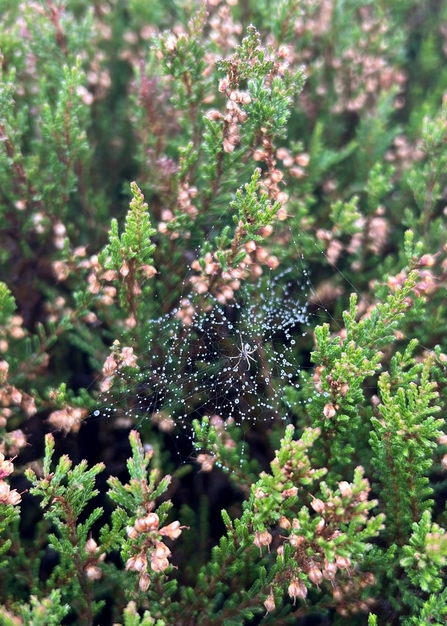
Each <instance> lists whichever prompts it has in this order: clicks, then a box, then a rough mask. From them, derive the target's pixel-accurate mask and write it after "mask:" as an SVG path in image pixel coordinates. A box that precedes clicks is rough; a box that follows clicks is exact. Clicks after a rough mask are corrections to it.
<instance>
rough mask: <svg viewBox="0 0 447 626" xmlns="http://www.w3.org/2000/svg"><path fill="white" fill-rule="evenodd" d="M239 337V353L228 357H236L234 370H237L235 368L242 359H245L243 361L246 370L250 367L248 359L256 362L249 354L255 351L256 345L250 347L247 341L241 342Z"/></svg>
mask: <svg viewBox="0 0 447 626" xmlns="http://www.w3.org/2000/svg"><path fill="white" fill-rule="evenodd" d="M240 339H241V345H240V347H238V350H239V354H237V355H236V356H230V357H228V358H229V359H238V361H237V363H236V365H235V366H234V371H236V370H237V368H238V367H239V365H240V364H241V362H242V361H245V363H246V364H247V371H248V370H249V369H250V361H253V363H256V359H254V358H253V357H252V356H251V355H252V354H253V353H255V352H256V350H257V349H258V347H257V346H254V348H252V347H251V345H250V344H249V343H243V341H242V337H241V338H240Z"/></svg>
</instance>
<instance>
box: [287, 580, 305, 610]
mask: <svg viewBox="0 0 447 626" xmlns="http://www.w3.org/2000/svg"><path fill="white" fill-rule="evenodd" d="M287 593H288V594H289V596H290V597H291V598H293V604H295V603H296V599H297V598H301V599H302V600H304V598H305V597H306V596H307V588H306V585H305V584H304V583H303V581H302V580H299V578H295V579H294V580H292V582H291V583H290V585H289V588H288V589H287Z"/></svg>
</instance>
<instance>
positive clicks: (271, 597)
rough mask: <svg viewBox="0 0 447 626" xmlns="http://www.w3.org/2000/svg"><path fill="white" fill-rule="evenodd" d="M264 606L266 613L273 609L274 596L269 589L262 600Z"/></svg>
mask: <svg viewBox="0 0 447 626" xmlns="http://www.w3.org/2000/svg"><path fill="white" fill-rule="evenodd" d="M264 606H265V608H266V611H267V613H271V612H272V611H274V610H275V607H276V605H275V597H274V595H273V593H272V592H271V591H270V593H269V595H268V596H267V599H266V600H264Z"/></svg>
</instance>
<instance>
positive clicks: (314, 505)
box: [310, 498, 326, 514]
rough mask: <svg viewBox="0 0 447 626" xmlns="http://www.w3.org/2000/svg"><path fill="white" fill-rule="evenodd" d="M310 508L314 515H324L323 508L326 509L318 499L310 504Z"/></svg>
mask: <svg viewBox="0 0 447 626" xmlns="http://www.w3.org/2000/svg"><path fill="white" fill-rule="evenodd" d="M310 506H311V507H312V508H313V510H314V511H315V512H316V513H320V514H321V513H324V511H325V508H326V507H325V505H324V502H323V500H320V499H319V498H314V499H313V500H312V502H311V503H310Z"/></svg>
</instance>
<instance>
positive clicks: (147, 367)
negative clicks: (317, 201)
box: [94, 272, 308, 432]
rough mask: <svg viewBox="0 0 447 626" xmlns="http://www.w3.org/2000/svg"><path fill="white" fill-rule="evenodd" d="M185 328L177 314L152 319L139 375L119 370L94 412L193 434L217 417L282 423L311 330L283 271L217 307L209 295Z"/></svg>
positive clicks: (300, 290)
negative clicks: (301, 347)
mask: <svg viewBox="0 0 447 626" xmlns="http://www.w3.org/2000/svg"><path fill="white" fill-rule="evenodd" d="M182 304H183V307H185V306H192V307H193V308H194V313H193V314H192V316H191V320H190V323H189V324H187V325H185V324H184V323H183V322H182V320H181V319H179V318H180V317H181V315H180V314H181V309H180V308H179V309H175V310H174V311H173V312H172V313H171V314H169V315H164V316H161V317H159V318H157V319H154V320H151V321H150V322H149V338H150V339H149V340H148V345H147V350H146V354H145V355H144V357H145V358H144V359H143V362H142V363H141V365H140V367H139V370H138V372H135V370H130V371H129V369H126V368H125V369H123V370H122V371H119V372H118V381H117V384H114V385H113V386H112V388H111V389H110V390H108V391H107V392H105V393H104V394H103V395H102V397H101V399H100V400H101V404H102V408H98V409H97V410H96V411H95V413H94V415H95V416H96V417H101V416H114V415H115V416H121V417H127V418H132V419H134V420H135V421H136V423H137V424H138V423H140V424H141V422H143V421H144V420H147V419H151V420H154V421H155V422H158V424H159V425H160V427H161V428H162V429H166V430H169V429H170V428H171V427H172V426H173V425H175V426H176V428H177V429H178V428H180V429H181V430H183V431H187V432H190V423H191V421H192V420H193V419H195V418H198V419H200V418H202V417H203V416H205V415H207V416H218V417H219V418H221V419H222V420H223V421H224V422H225V423H227V422H228V423H236V424H241V423H243V422H249V423H254V422H257V421H259V420H264V421H272V420H286V419H288V417H289V409H290V406H289V405H288V403H287V400H286V398H285V395H284V389H285V387H286V386H291V387H295V388H297V387H299V382H298V379H299V368H297V366H296V363H297V358H296V356H295V352H296V345H297V337H301V336H302V335H303V334H305V330H306V329H307V327H308V311H307V304H306V298H305V296H304V287H299V286H298V287H297V286H296V285H294V283H293V282H292V281H291V280H290V277H289V276H288V272H283V273H280V274H278V275H277V276H276V277H273V276H272V275H269V276H268V277H266V278H264V279H262V280H260V281H259V282H258V283H257V284H255V285H248V286H246V287H245V288H244V289H242V290H241V291H240V292H238V294H237V299H236V300H234V301H232V302H229V303H226V304H225V305H222V304H220V303H219V302H218V301H217V300H216V299H215V298H213V297H211V296H210V295H208V296H207V299H206V301H205V306H203V302H202V306H200V307H199V306H194V297H193V296H191V297H190V299H186V300H185V299H184V300H183V302H182Z"/></svg>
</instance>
